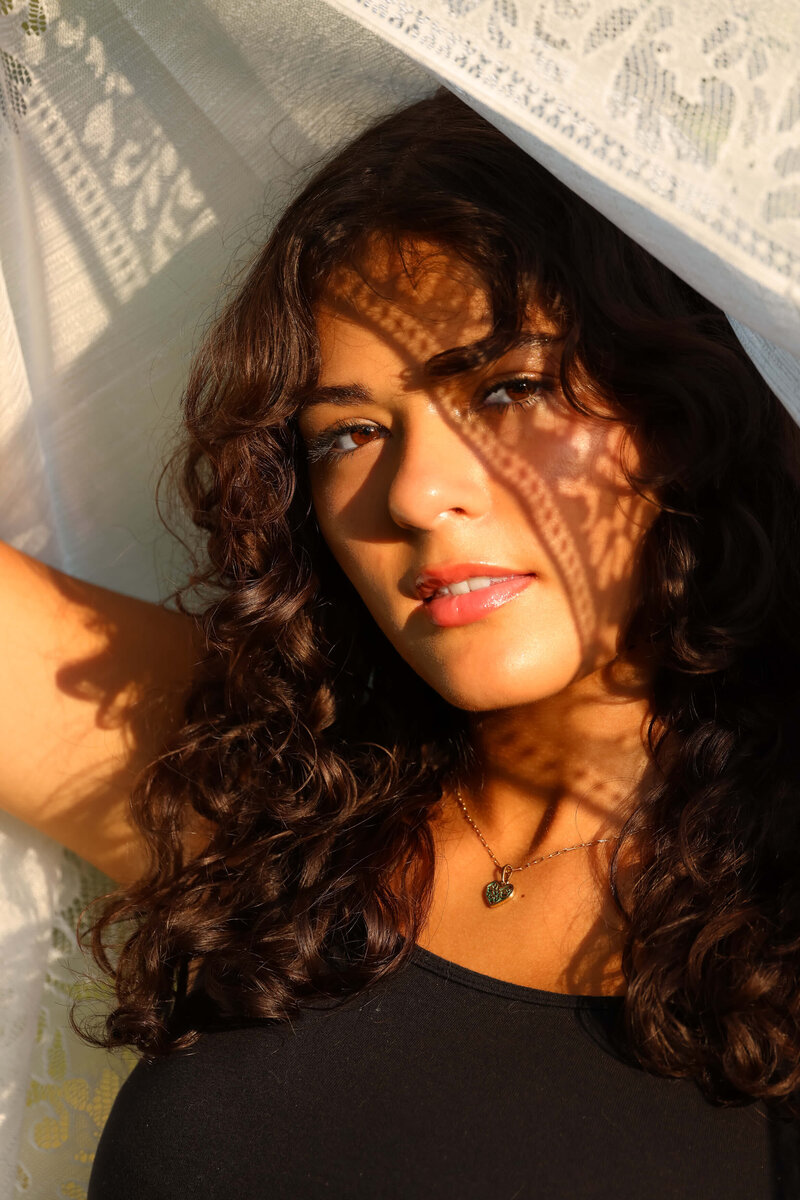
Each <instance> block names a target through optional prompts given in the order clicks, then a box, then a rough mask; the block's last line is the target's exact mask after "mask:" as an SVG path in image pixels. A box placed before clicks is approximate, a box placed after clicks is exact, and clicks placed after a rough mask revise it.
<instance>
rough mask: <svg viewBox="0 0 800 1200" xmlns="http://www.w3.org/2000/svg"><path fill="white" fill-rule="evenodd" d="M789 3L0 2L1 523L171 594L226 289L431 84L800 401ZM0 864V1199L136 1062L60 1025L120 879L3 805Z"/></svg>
mask: <svg viewBox="0 0 800 1200" xmlns="http://www.w3.org/2000/svg"><path fill="white" fill-rule="evenodd" d="M799 19H800V18H798V14H797V11H796V8H795V6H794V4H789V3H786V2H785V0H781V2H777V3H776V2H775V0H770V2H767V0H742V2H741V3H740V4H739V5H737V8H736V14H735V16H734V15H732V13H731V11H730V6H729V5H727V4H725V3H720V2H719V0H712V2H711V3H704V4H703V5H702V6H700V5H696V4H694V3H692V2H690V0H681V2H680V3H668V2H664V3H651V2H648V0H643V2H639V3H636V2H634V0H631V3H629V4H627V5H618V4H609V3H600V2H599V0H536V2H535V3H534V2H533V0H530V2H527V3H526V2H525V0H425V2H424V3H422V4H420V5H417V4H413V3H408V2H406V0H363V2H362V0H336V2H335V3H333V4H326V3H323V2H322V0H282V2H281V0H213V2H212V0H208V2H205V0H172V2H171V3H169V4H164V3H162V2H161V0H120V2H119V3H114V2H113V0H90V3H88V4H85V5H82V6H78V7H77V8H75V7H74V6H70V7H67V6H62V5H60V4H59V2H58V0H29V2H28V3H27V4H25V3H20V2H19V0H17V2H16V3H15V4H13V5H12V4H11V3H10V0H0V155H1V156H2V165H1V166H0V453H1V454H2V460H1V461H2V470H0V501H2V503H0V535H2V536H3V537H5V538H7V539H8V540H10V541H12V542H13V543H14V544H16V545H18V546H20V547H22V548H24V549H26V550H28V551H29V552H30V553H33V554H36V555H38V556H39V557H41V558H43V559H44V560H46V561H48V562H51V563H53V564H54V565H57V566H61V567H63V568H65V569H67V570H69V571H72V572H73V573H75V574H76V575H79V576H82V577H84V578H89V579H93V580H96V581H98V582H101V583H104V584H106V585H108V586H111V587H116V588H118V589H120V590H122V591H126V592H129V593H131V594H135V595H139V596H143V597H146V598H151V599H158V598H161V597H163V596H165V595H166V594H167V593H169V591H170V590H171V589H172V588H173V586H174V585H175V583H176V582H177V580H178V579H179V578H180V575H181V570H182V563H181V559H180V556H179V555H178V554H177V553H176V551H175V550H174V548H173V544H172V542H171V541H170V539H169V537H168V536H167V535H165V534H164V533H163V532H162V531H161V530H160V527H159V524H158V521H157V518H156V514H155V508H154V503H153V493H154V488H155V482H156V479H157V476H158V472H159V467H160V464H161V461H162V459H163V457H164V455H165V452H166V451H167V449H168V448H169V442H170V440H171V438H172V434H173V431H174V429H175V426H176V407H177V399H178V396H179V394H180V389H181V383H182V380H183V378H184V375H185V371H186V366H187V361H188V356H189V352H190V347H191V345H192V343H193V342H194V341H195V340H196V336H197V334H198V332H199V328H200V327H201V326H202V324H203V323H204V322H205V321H206V320H207V319H208V317H209V316H210V315H211V312H212V310H213V306H214V303H215V298H216V297H217V295H218V291H219V285H220V280H221V279H222V277H223V276H224V275H225V273H226V271H227V270H228V268H229V266H230V264H231V261H232V260H234V259H235V260H238V261H241V260H242V259H244V258H246V257H247V255H248V254H249V251H250V248H251V247H255V246H256V245H257V244H258V243H259V242H260V241H261V240H262V239H263V236H264V233H265V230H266V228H267V227H268V225H269V222H270V220H271V219H272V217H273V215H274V214H275V213H276V212H277V211H278V210H279V209H280V207H281V206H282V204H283V202H284V200H285V199H286V197H287V196H288V194H289V193H290V191H291V190H292V188H293V187H294V186H295V185H296V183H297V182H298V180H299V178H300V177H301V176H302V174H303V171H304V169H305V168H306V167H308V166H309V165H310V164H313V163H314V162H315V161H316V160H318V159H319V158H320V157H321V156H322V155H323V154H325V153H327V152H328V151H329V150H330V149H331V148H332V147H334V146H335V145H337V144H338V143H340V142H341V141H343V140H345V139H347V138H348V137H350V136H351V135H353V134H355V133H356V132H357V131H358V130H359V129H360V128H361V127H362V126H363V125H364V124H365V123H367V122H368V121H370V120H371V119H372V118H373V117H374V116H376V115H377V114H379V113H381V112H382V111H384V110H387V109H390V108H392V107H394V106H395V105H397V104H399V103H401V102H403V101H405V100H408V99H412V98H414V97H416V96H419V95H422V94H425V93H426V92H428V91H430V90H431V88H432V87H434V86H435V85H436V83H437V82H438V81H439V80H444V81H445V82H446V83H447V84H448V85H449V86H451V87H454V88H455V89H457V90H458V91H459V93H460V94H461V95H462V96H464V98H465V99H466V100H468V101H469V102H470V103H472V104H474V105H475V106H476V107H479V108H480V110H481V111H483V112H484V113H485V114H486V115H487V116H488V117H489V118H490V119H491V120H494V121H495V122H496V123H497V124H499V125H501V126H502V127H503V128H504V129H505V130H507V132H508V133H509V134H510V135H511V136H512V137H514V138H515V139H516V140H517V141H518V142H519V143H520V145H522V146H524V147H525V148H526V149H527V150H528V151H529V152H530V153H532V154H534V155H535V156H536V157H538V158H540V159H541V161H542V162H543V163H545V165H547V166H548V167H549V168H550V169H551V170H552V171H553V172H554V173H555V174H557V175H559V176H560V177H561V178H562V179H564V180H565V181H566V182H567V183H568V184H569V185H570V186H571V187H574V188H575V189H576V190H577V191H579V192H580V193H581V194H583V195H584V196H586V197H587V198H588V199H589V200H590V201H591V202H592V203H593V204H595V205H596V206H597V207H598V208H599V209H601V210H602V211H603V212H605V213H606V214H607V215H609V216H610V217H611V218H612V219H614V220H615V221H617V222H618V224H620V225H621V226H622V227H623V228H624V229H626V231H627V232H629V233H630V234H632V236H634V237H635V238H637V239H638V240H639V241H640V242H642V244H644V245H646V246H647V247H648V249H650V250H652V251H653V253H655V254H656V255H657V256H658V257H660V258H662V259H663V260H664V261H665V262H667V263H668V264H669V265H670V266H671V267H673V268H674V269H675V270H677V271H678V272H679V273H680V274H682V275H683V276H684V277H685V278H686V279H688V280H689V281H690V282H691V283H693V284H694V285H695V286H696V287H697V288H698V289H699V290H700V291H702V292H704V293H705V294H706V295H708V296H709V297H710V298H711V299H713V300H715V301H716V302H717V303H719V304H721V305H722V306H723V307H725V308H726V310H727V311H728V312H729V313H730V314H731V317H732V318H733V320H734V327H735V328H736V330H737V333H738V334H739V336H740V338H741V339H742V341H743V344H744V345H745V347H746V349H747V350H748V352H749V353H751V354H753V356H754V358H756V359H757V360H758V361H759V363H760V365H761V367H762V370H764V373H765V374H766V375H767V378H768V379H769V381H770V382H771V384H772V386H773V387H775V388H776V390H777V391H778V392H779V394H781V396H782V398H783V399H784V402H785V403H787V405H788V406H789V407H790V408H791V409H792V411H793V412H795V414H796V415H798V416H800V404H799V403H798V396H799V395H800V387H798V383H797V379H798V374H797V372H798V365H797V362H796V361H795V357H794V356H800V320H799V319H798V300H799V299H800V235H798V225H799V224H800V75H798V69H797V64H798V62H800V54H799V53H798V50H800V29H799V28H798V20H799ZM6 635H7V636H10V633H9V631H6ZM0 879H2V885H1V887H2V904H1V905H0V938H2V950H3V960H4V964H5V967H6V970H5V974H4V983H3V990H2V1006H1V1007H0V1195H3V1196H6V1195H12V1194H18V1195H24V1196H34V1197H40V1196H41V1197H45V1196H47V1197H48V1198H49V1197H54V1198H56V1197H58V1198H62V1197H63V1198H66V1197H69V1198H70V1200H76V1198H80V1197H82V1196H85V1192H86V1182H87V1179H88V1174H89V1169H90V1165H91V1157H92V1153H93V1148H94V1145H95V1144H96V1139H97V1136H98V1135H99V1131H100V1129H101V1128H102V1124H103V1121H104V1119H105V1115H106V1114H107V1112H108V1109H109V1107H110V1104H111V1102H112V1100H113V1096H114V1094H115V1091H116V1088H117V1087H118V1085H119V1082H120V1080H121V1079H122V1078H123V1077H124V1074H125V1072H126V1071H127V1069H128V1067H129V1065H130V1061H131V1059H130V1057H127V1058H125V1057H122V1058H121V1057H114V1056H110V1055H105V1054H102V1053H100V1052H95V1051H91V1050H89V1049H87V1048H85V1047H83V1046H82V1044H81V1043H79V1042H78V1041H77V1039H75V1037H74V1036H73V1035H72V1034H71V1033H69V1031H68V1029H67V1025H66V1011H67V1009H66V1002H67V996H68V992H69V989H70V979H71V978H72V975H71V972H72V971H73V970H74V969H75V968H78V969H80V966H81V964H80V961H79V959H78V956H77V954H76V951H75V948H74V939H72V937H71V935H70V932H69V931H70V929H71V928H72V927H74V924H75V920H76V919H77V915H78V911H79V910H80V908H81V907H82V905H83V904H84V903H85V902H86V901H87V900H88V899H89V898H90V896H91V895H97V894H100V893H101V892H103V891H104V890H106V889H107V888H108V886H109V884H108V881H106V880H104V879H103V878H102V877H101V876H99V875H98V874H97V872H94V871H92V869H91V868H89V867H87V866H86V865H85V864H80V863H79V862H78V861H77V860H75V859H74V856H71V855H69V854H65V853H64V852H63V851H61V850H60V849H59V848H58V847H56V846H55V845H53V844H52V843H50V842H48V841H47V839H45V838H43V837H41V836H39V835H37V834H35V833H32V832H30V831H28V830H27V829H25V828H24V827H22V826H20V825H18V824H16V823H14V822H12V821H10V820H6V821H5V822H3V824H2V829H1V830H0ZM15 1190H16V1191H15Z"/></svg>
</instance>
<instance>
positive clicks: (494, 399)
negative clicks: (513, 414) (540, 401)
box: [482, 376, 544, 409]
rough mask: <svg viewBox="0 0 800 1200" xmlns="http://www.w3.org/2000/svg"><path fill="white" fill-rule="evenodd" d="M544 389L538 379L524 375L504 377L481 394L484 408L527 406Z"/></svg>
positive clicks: (532, 402)
mask: <svg viewBox="0 0 800 1200" xmlns="http://www.w3.org/2000/svg"><path fill="white" fill-rule="evenodd" d="M543 390H544V384H543V383H542V382H541V380H539V379H528V378H526V377H524V376H521V377H519V378H515V379H506V380H503V381H502V382H501V383H495V384H494V385H493V386H492V387H491V388H490V389H489V390H488V391H486V392H484V394H483V401H482V407H484V408H495V409H498V408H499V409H505V408H527V407H528V406H529V405H531V404H534V403H535V401H536V398H537V396H538V394H539V393H540V392H541V391H543Z"/></svg>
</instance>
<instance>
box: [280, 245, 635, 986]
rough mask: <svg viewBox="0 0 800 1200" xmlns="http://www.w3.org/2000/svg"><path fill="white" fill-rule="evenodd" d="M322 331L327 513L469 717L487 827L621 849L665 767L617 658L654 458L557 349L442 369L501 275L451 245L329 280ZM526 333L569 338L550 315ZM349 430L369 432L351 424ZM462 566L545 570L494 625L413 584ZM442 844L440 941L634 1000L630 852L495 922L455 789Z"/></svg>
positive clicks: (525, 884) (345, 565)
mask: <svg viewBox="0 0 800 1200" xmlns="http://www.w3.org/2000/svg"><path fill="white" fill-rule="evenodd" d="M404 257H406V263H407V265H408V256H407V255H406V256H404ZM412 257H413V256H412ZM317 321H318V330H319V336H320V344H321V359H322V364H323V367H322V373H321V377H320V380H319V391H318V393H317V394H316V395H315V397H313V398H312V400H311V401H310V402H309V403H307V404H306V406H305V407H304V409H303V411H302V413H301V415H300V429H301V433H302V435H303V437H304V439H305V440H306V443H307V445H308V446H309V448H310V451H311V462H310V477H311V486H312V495H313V501H314V506H315V510H316V515H317V519H318V521H319V525H320V528H321V531H322V533H323V536H324V537H325V539H326V541H327V542H328V545H329V546H330V548H331V550H332V552H333V554H334V556H335V558H336V560H337V561H338V563H339V564H340V566H341V567H342V569H343V570H344V572H345V573H346V575H347V576H348V577H349V579H350V580H351V582H352V583H353V585H354V586H355V588H356V589H357V591H358V593H359V595H360V596H361V597H362V599H363V601H364V603H365V605H366V607H367V609H368V610H369V612H370V613H371V614H372V616H373V617H374V619H375V621H376V622H377V624H378V626H379V627H380V628H381V630H382V631H383V632H384V634H385V635H386V636H387V637H388V638H389V640H390V641H391V642H392V644H393V645H394V646H395V647H396V649H397V650H398V652H399V653H400V654H401V655H402V656H403V658H404V659H405V660H406V661H407V662H408V663H409V664H410V665H411V666H412V667H413V669H414V670H415V671H416V672H417V673H418V674H419V675H420V676H421V677H422V678H423V679H424V680H425V681H426V682H427V683H428V684H429V685H430V686H431V687H433V688H434V689H435V690H436V691H437V692H439V693H440V694H441V695H442V696H443V697H444V698H445V699H446V700H447V701H449V702H450V703H451V704H453V705H455V706H457V707H459V708H461V709H464V710H466V711H467V712H468V713H469V714H470V727H471V732H472V737H473V741H474V744H475V746H476V749H477V751H478V759H479V763H480V769H479V771H478V773H477V774H476V776H475V778H474V779H473V780H471V781H470V785H469V787H468V788H467V789H465V791H464V793H463V798H464V801H465V803H466V804H467V807H468V809H469V812H470V814H471V816H472V818H473V820H474V821H475V822H476V824H477V825H478V826H479V828H480V829H481V831H482V833H483V835H484V837H485V839H486V841H487V842H488V844H489V846H491V847H492V849H493V851H494V853H495V854H496V856H497V857H498V859H499V861H500V862H501V863H506V862H507V863H510V864H512V865H521V864H524V863H525V862H527V861H528V860H529V859H530V858H531V856H536V857H539V856H542V855H545V854H547V853H549V852H550V851H552V850H556V849H561V848H564V847H567V846H572V845H575V844H576V843H578V842H582V841H594V840H595V839H598V838H604V837H609V836H611V835H612V834H614V833H616V832H617V831H618V830H619V829H620V827H621V825H622V823H623V820H624V818H625V816H626V815H627V813H628V812H629V811H630V810H631V808H632V807H633V806H634V805H635V804H636V801H637V798H638V796H639V795H640V794H641V791H642V789H643V788H644V787H645V786H646V785H647V782H648V770H649V760H648V755H647V752H646V749H645V746H644V742H643V739H644V730H645V726H646V722H647V717H648V709H649V680H648V677H647V673H646V671H645V670H644V669H643V668H641V667H640V666H638V665H637V664H636V663H635V662H634V661H631V660H630V659H629V658H626V657H625V656H624V655H623V654H621V653H620V635H621V632H622V630H623V629H624V626H625V623H626V620H627V617H628V615H629V613H630V610H631V606H632V604H633V602H634V600H635V596H636V561H637V550H638V547H639V545H640V542H641V538H642V536H643V534H644V532H645V531H646V529H647V528H648V527H649V524H650V523H651V522H652V520H653V519H654V518H655V516H656V515H657V510H656V508H655V506H654V505H653V504H651V503H650V502H649V501H648V500H645V499H643V498H642V497H640V496H638V495H636V494H635V493H634V492H633V491H632V490H631V488H630V486H629V485H628V483H627V480H626V478H625V474H624V471H623V464H624V463H627V464H628V465H629V466H632V467H633V468H635V466H636V451H635V447H634V445H633V443H632V442H631V440H630V438H627V437H626V436H625V431H624V430H623V428H622V426H621V425H620V424H619V423H618V422H613V421H610V420H603V419H600V418H592V417H587V416H584V415H582V414H578V413H576V412H575V411H574V410H573V409H571V408H570V407H569V406H568V405H567V404H566V401H565V400H564V398H563V396H562V395H561V393H560V390H559V387H558V355H559V347H558V345H557V344H556V343H554V342H552V341H550V342H544V344H540V345H526V346H520V347H519V348H515V349H512V350H511V351H509V352H508V353H506V354H505V355H504V356H503V357H502V358H501V359H499V360H497V361H496V362H491V363H488V364H484V365H483V366H481V367H480V368H479V369H476V370H473V371H471V372H469V373H466V374H462V375H459V376H457V377H454V378H450V379H447V380H439V381H435V382H432V381H431V380H430V379H429V378H427V377H426V375H425V372H424V370H423V366H424V363H425V361H426V360H427V359H428V358H429V357H430V356H431V355H433V354H436V353H438V352H440V351H443V350H447V349H451V348H453V347H457V346H462V345H464V344H468V343H471V342H473V341H475V340H477V339H478V338H480V337H481V336H482V335H485V334H486V333H487V332H488V330H489V323H488V309H487V300H486V297H485V294H484V289H483V286H482V283H481V280H480V279H479V278H478V277H477V276H476V275H475V274H474V273H473V272H472V271H471V269H470V268H468V267H467V266H466V265H465V264H463V263H461V262H460V261H458V260H457V259H455V258H454V257H453V256H452V255H450V254H448V253H447V252H446V251H444V250H441V249H437V248H436V247H434V246H424V245H423V246H417V247H416V251H415V257H414V261H413V262H412V264H411V266H410V268H409V269H406V268H404V266H403V263H401V262H400V261H399V260H398V258H397V257H396V255H394V254H393V253H392V252H391V251H389V250H388V249H386V248H385V247H381V246H380V245H373V247H372V252H371V254H370V257H369V260H368V263H367V265H366V268H362V270H361V272H360V274H359V273H355V272H353V271H352V270H350V271H347V270H340V271H339V272H337V273H336V274H335V275H334V276H333V278H332V279H331V280H330V281H329V286H328V289H327V292H326V295H325V296H324V297H323V301H322V303H321V304H320V306H319V308H318V312H317ZM526 328H527V330H528V331H530V332H534V333H536V334H537V335H545V337H547V336H550V337H552V335H554V334H555V333H556V332H557V331H556V329H555V327H554V326H553V325H552V323H551V322H550V321H549V320H548V319H547V318H546V316H545V315H544V314H542V313H540V312H537V311H536V310H535V309H533V308H532V309H531V311H530V313H529V320H528V322H527V325H526ZM520 378H522V379H523V381H524V382H522V383H520V382H519V380H520ZM509 380H514V383H513V384H512V386H506V387H503V386H501V385H502V384H504V383H505V384H508V381H509ZM331 387H336V388H347V389H351V391H353V392H354V394H353V395H351V397H350V398H349V399H345V400H344V402H342V401H341V400H340V402H339V403H336V404H334V403H333V402H332V400H331V399H330V398H326V394H325V393H324V391H323V390H322V389H325V388H331ZM356 389H358V390H357V392H356ZM511 401H518V402H520V403H519V404H518V405H517V406H516V407H511V406H510V402H511ZM523 401H525V402H526V404H525V406H524V407H523V405H522V402H523ZM342 424H347V425H350V426H351V428H350V430H349V432H344V433H343V432H341V430H340V431H339V432H338V434H337V433H336V432H335V431H334V432H331V431H332V429H333V427H334V426H341V425H342ZM353 426H356V427H357V428H355V429H354V428H353ZM344 449H351V450H352V453H349V454H346V455H344V454H342V453H341V451H342V450H344ZM323 450H327V453H326V454H325V455H324V457H320V455H321V454H322V451H323ZM457 562H486V563H490V564H495V565H497V566H501V567H506V568H509V569H512V570H517V571H520V570H521V571H526V572H535V575H536V579H535V580H534V581H533V583H532V585H531V586H530V587H528V588H527V589H526V590H525V591H524V592H522V593H521V594H520V595H517V596H516V597H514V599H513V600H511V601H510V602H509V603H507V604H505V605H504V606H502V607H500V608H498V609H496V610H494V611H493V612H491V613H490V614H489V615H487V616H485V617H483V618H482V619H480V620H478V621H475V622H473V623H471V624H468V625H463V626H457V627H454V628H443V627H441V626H437V625H435V624H434V623H433V622H432V621H431V620H430V618H429V615H428V613H427V612H426V611H425V609H424V607H423V606H421V604H420V599H419V597H418V595H417V593H416V591H415V579H416V577H417V575H418V573H419V571H420V570H421V569H423V568H424V567H426V566H429V565H434V564H442V563H457ZM489 573H499V572H489ZM434 836H435V838H436V842H437V852H438V859H439V864H438V866H437V874H436V882H435V888H434V902H433V907H432V910H431V913H430V917H429V920H428V922H427V924H426V928H425V930H424V932H423V936H422V938H420V939H419V940H420V941H421V942H422V944H423V945H427V947H428V948H429V949H431V950H433V951H434V952H435V953H439V954H441V955H442V956H443V957H448V958H450V959H452V960H453V961H457V962H461V963H463V964H464V965H467V966H470V967H472V968H473V969H475V970H478V971H483V972H484V973H486V974H492V975H495V976H497V977H500V978H505V979H510V980H512V981H514V982H520V983H525V984H527V985H528V986H533V987H542V988H546V989H549V990H555V991H569V992H586V993H615V992H619V991H620V990H622V987H623V981H622V977H621V974H620V969H619V951H620V948H621V944H622V930H621V928H620V922H619V918H618V915H617V913H616V910H615V909H614V906H613V903H612V902H611V899H610V893H609V886H608V872H607V864H608V859H609V852H610V850H611V849H612V847H613V843H611V844H609V845H603V846H596V847H593V848H589V849H582V850H579V851H575V852H573V853H570V854H566V855H562V856H558V857H556V858H554V859H552V860H550V861H548V862H546V863H542V864H539V865H536V866H534V867H530V868H528V869H527V870H526V871H525V872H521V873H518V874H514V875H512V882H513V883H514V884H515V887H516V889H517V894H516V895H515V896H514V898H513V900H512V901H511V902H509V903H508V904H507V905H504V906H503V907H502V908H501V909H498V910H489V909H487V907H486V905H485V904H484V902H483V897H482V889H483V886H484V885H485V883H486V882H488V880H489V879H490V878H492V877H495V878H496V877H498V874H499V873H498V872H497V871H496V870H495V868H494V866H493V864H492V862H491V861H490V859H489V857H488V855H487V852H486V849H485V848H484V846H483V845H481V843H480V841H479V839H478V838H477V836H476V834H475V832H474V830H473V829H471V828H470V827H469V825H468V823H467V822H466V820H465V818H464V814H463V812H462V810H461V809H460V808H459V807H458V805H457V803H456V802H455V797H453V796H445V798H444V802H443V804H442V806H441V813H440V815H439V816H438V817H437V819H436V821H435V826H434Z"/></svg>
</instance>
